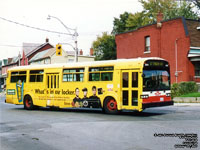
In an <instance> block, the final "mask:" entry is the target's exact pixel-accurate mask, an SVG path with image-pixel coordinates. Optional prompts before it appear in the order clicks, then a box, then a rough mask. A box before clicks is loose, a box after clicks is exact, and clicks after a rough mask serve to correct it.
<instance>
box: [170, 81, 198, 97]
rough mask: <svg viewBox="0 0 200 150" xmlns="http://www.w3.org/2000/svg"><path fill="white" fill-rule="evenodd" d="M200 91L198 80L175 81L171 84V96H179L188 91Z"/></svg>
mask: <svg viewBox="0 0 200 150" xmlns="http://www.w3.org/2000/svg"><path fill="white" fill-rule="evenodd" d="M195 92H198V85H197V84H196V82H192V81H191V82H181V83H174V84H172V86H171V96H172V97H178V96H181V95H184V94H188V93H195Z"/></svg>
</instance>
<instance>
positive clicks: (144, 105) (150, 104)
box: [142, 101, 174, 109]
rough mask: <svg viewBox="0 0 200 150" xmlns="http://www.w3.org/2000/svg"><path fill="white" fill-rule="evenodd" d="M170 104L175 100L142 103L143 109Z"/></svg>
mask: <svg viewBox="0 0 200 150" xmlns="http://www.w3.org/2000/svg"><path fill="white" fill-rule="evenodd" d="M170 105H174V101H166V102H154V103H143V104H142V109H145V108H150V107H162V106H170Z"/></svg>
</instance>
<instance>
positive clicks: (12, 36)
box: [0, 0, 142, 60]
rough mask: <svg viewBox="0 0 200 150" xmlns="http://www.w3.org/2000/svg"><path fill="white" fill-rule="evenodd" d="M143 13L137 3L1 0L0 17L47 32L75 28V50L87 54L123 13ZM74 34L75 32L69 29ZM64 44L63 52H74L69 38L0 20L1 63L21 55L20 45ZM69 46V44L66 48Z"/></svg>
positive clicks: (116, 0) (122, 0) (134, 0)
mask: <svg viewBox="0 0 200 150" xmlns="http://www.w3.org/2000/svg"><path fill="white" fill-rule="evenodd" d="M141 10H142V6H141V4H140V3H139V2H138V0H0V17H2V18H5V19H8V20H11V21H14V22H18V23H21V24H25V25H29V26H32V27H37V28H41V29H45V30H50V31H57V32H61V33H68V30H67V29H66V28H65V27H64V26H63V25H62V24H61V22H59V21H58V20H57V19H55V18H51V19H50V20H48V19H47V17H48V15H50V16H54V17H57V18H59V19H60V20H61V21H62V22H63V23H64V24H65V26H67V27H69V28H72V29H77V32H78V35H79V36H78V39H77V41H78V49H79V50H80V49H82V50H83V54H84V55H88V54H89V49H90V47H91V45H92V42H93V41H94V40H96V38H97V36H101V35H102V32H108V33H110V32H111V31H112V28H113V20H114V17H116V18H119V15H120V14H122V13H124V12H125V11H127V12H131V13H135V12H138V11H141ZM70 32H71V33H72V34H73V33H74V30H70ZM46 38H48V39H49V43H50V44H52V45H53V46H55V45H56V44H58V43H68V44H63V49H64V50H66V51H69V50H73V47H74V46H75V44H74V38H73V37H72V36H70V35H64V34H57V33H50V32H45V31H41V30H35V29H32V28H27V27H24V26H21V25H18V24H15V23H11V22H8V21H5V20H2V19H0V60H2V59H6V58H11V57H14V56H17V55H18V54H19V53H22V45H23V43H41V44H43V43H45V40H46ZM69 44H71V45H69Z"/></svg>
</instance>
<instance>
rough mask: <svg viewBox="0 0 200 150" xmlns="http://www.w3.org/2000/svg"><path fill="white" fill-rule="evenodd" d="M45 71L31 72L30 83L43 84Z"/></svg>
mask: <svg viewBox="0 0 200 150" xmlns="http://www.w3.org/2000/svg"><path fill="white" fill-rule="evenodd" d="M43 74H44V70H31V71H30V80H29V82H43Z"/></svg>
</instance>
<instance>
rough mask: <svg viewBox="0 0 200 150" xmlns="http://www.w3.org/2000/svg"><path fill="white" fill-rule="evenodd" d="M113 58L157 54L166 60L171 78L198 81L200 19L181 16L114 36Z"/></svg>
mask: <svg viewBox="0 0 200 150" xmlns="http://www.w3.org/2000/svg"><path fill="white" fill-rule="evenodd" d="M116 44H117V58H118V59H119V58H137V57H161V58H164V59H166V60H168V61H169V63H170V67H171V69H170V70H171V81H172V83H174V82H181V81H196V82H199V83H200V22H199V21H197V20H190V19H185V18H184V17H179V18H174V19H171V20H166V21H161V19H160V16H158V18H157V23H155V24H151V25H146V26H143V27H140V28H138V29H136V30H132V31H128V32H125V33H121V34H118V35H116Z"/></svg>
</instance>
